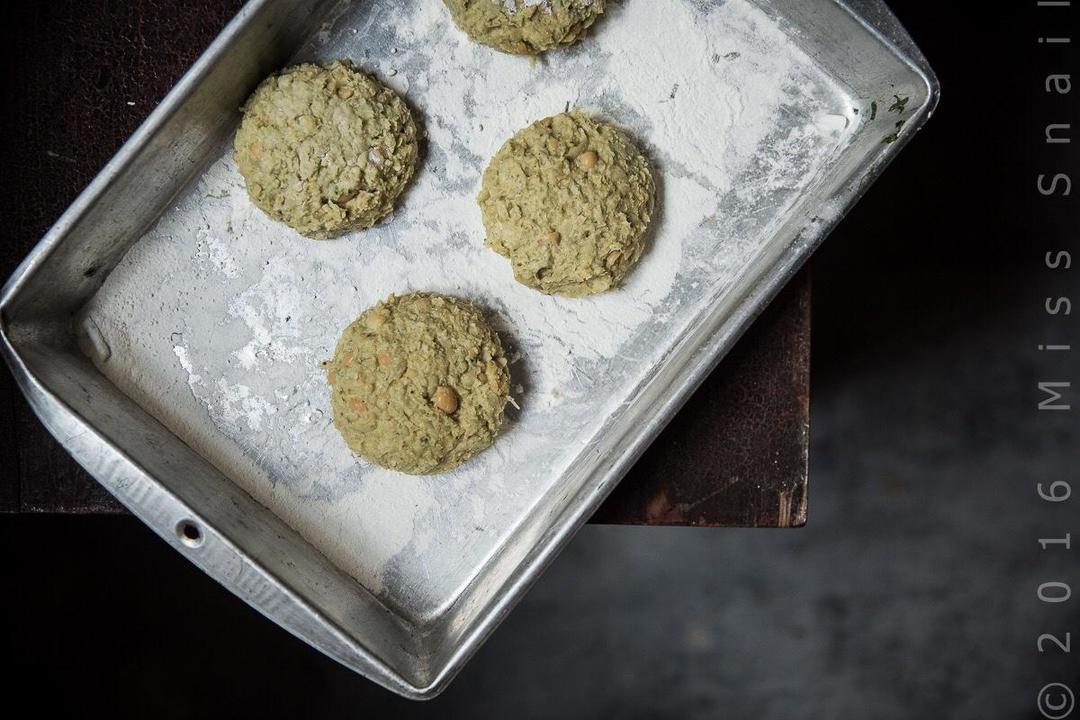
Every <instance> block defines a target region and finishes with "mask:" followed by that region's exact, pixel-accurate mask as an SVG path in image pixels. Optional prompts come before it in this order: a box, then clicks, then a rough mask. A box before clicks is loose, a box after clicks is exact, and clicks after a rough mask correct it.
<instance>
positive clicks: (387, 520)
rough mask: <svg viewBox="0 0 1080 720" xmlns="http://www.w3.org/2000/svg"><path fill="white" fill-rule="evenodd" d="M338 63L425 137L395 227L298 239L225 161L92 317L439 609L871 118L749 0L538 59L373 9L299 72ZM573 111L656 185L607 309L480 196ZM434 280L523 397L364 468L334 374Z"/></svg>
mask: <svg viewBox="0 0 1080 720" xmlns="http://www.w3.org/2000/svg"><path fill="white" fill-rule="evenodd" d="M339 57H345V58H350V59H352V60H353V61H354V62H356V63H357V64H358V65H359V66H360V67H362V68H364V69H366V70H368V71H370V72H372V73H373V74H375V75H376V76H377V77H379V78H380V79H381V80H383V81H384V82H386V83H388V84H389V85H390V86H392V87H394V88H395V89H396V90H397V91H398V92H400V93H402V95H403V96H404V97H405V98H406V99H407V100H408V102H409V103H410V105H411V106H412V107H413V108H414V110H415V112H416V115H417V117H418V120H419V122H420V124H421V126H422V127H423V128H424V129H425V131H426V134H427V142H426V152H425V153H424V154H423V156H422V159H421V163H420V167H419V171H418V173H417V177H416V178H415V181H414V183H413V184H412V186H411V188H410V189H409V190H408V191H407V194H406V195H405V197H404V201H403V202H402V203H401V204H400V206H399V207H398V209H397V211H396V212H395V213H394V215H393V216H392V217H391V218H389V219H388V220H386V221H385V222H383V223H381V224H379V225H378V226H377V227H375V228H372V229H370V230H367V231H363V232H358V233H353V234H350V235H348V236H346V237H344V238H341V239H337V240H332V241H324V242H316V241H311V240H307V239H305V238H302V237H300V236H298V235H297V234H296V233H295V232H293V231H292V230H290V229H289V228H287V227H286V226H284V225H281V224H278V223H275V222H273V221H271V220H270V219H269V218H267V217H266V216H265V215H263V214H262V213H261V212H260V211H259V210H258V209H257V208H256V207H255V206H254V205H253V204H252V203H251V201H250V200H249V199H248V196H247V194H246V192H245V190H244V187H243V181H242V179H241V178H240V176H239V174H238V173H237V170H236V166H235V164H234V162H233V160H232V157H231V155H232V153H231V148H230V147H225V148H222V152H221V159H220V160H219V161H217V162H215V163H214V164H213V165H212V166H211V167H210V168H209V169H208V170H207V171H206V172H205V174H204V175H203V176H202V177H201V178H200V179H198V181H197V182H195V183H194V184H192V185H191V186H190V187H189V188H188V189H187V190H186V191H185V192H184V193H182V195H181V196H180V197H179V198H178V199H177V201H176V202H175V206H174V207H173V208H172V209H170V210H169V211H168V212H166V214H165V215H164V216H163V217H162V218H161V219H160V221H159V222H158V223H157V224H156V226H154V227H153V228H152V229H151V230H150V231H149V232H148V233H147V234H146V235H145V236H144V237H143V238H142V239H141V240H140V241H139V242H138V243H137V244H136V245H135V246H134V247H133V248H132V249H131V250H130V252H129V253H128V254H127V256H126V257H125V258H124V260H123V261H122V262H121V263H120V264H119V265H118V266H117V267H116V269H115V270H114V271H113V273H112V274H111V276H110V277H109V278H108V280H107V281H106V283H105V284H104V286H103V287H102V289H101V290H100V292H99V293H98V294H97V295H96V296H95V297H94V298H93V300H92V301H91V302H90V303H89V305H88V306H87V307H86V309H85V312H84V315H85V317H86V318H88V320H87V322H88V323H90V324H91V326H95V327H96V329H97V331H98V332H99V333H100V337H101V339H102V340H103V341H104V344H103V345H102V346H101V348H100V349H99V352H98V354H97V357H96V358H95V361H96V363H97V365H98V367H99V368H100V370H101V371H102V372H103V373H104V374H105V375H106V376H107V377H109V378H110V379H111V380H112V381H113V382H114V383H115V384H116V385H117V386H119V387H120V388H121V389H123V390H124V391H125V392H126V393H128V394H129V395H130V396H131V397H133V398H135V399H136V400H137V401H138V402H139V403H140V404H141V405H142V406H143V407H144V408H145V409H147V410H148V411H149V412H150V413H151V414H153V415H154V416H156V417H157V418H158V419H160V420H161V421H162V422H163V423H164V424H165V425H167V426H168V427H169V428H170V429H171V430H172V431H173V432H175V433H176V434H177V435H178V436H179V437H180V438H182V439H183V440H184V441H185V442H186V443H187V444H188V445H190V446H191V447H193V448H195V449H196V450H197V451H198V452H199V453H200V454H203V455H204V456H205V457H207V458H208V459H209V460H211V462H213V463H214V464H215V465H216V466H217V467H218V468H219V469H220V470H222V471H223V472H224V473H225V474H226V475H228V476H229V477H231V478H232V479H233V480H234V481H235V482H236V483H238V484H239V485H240V486H242V487H243V488H244V489H245V490H246V491H247V492H248V493H250V494H251V495H252V496H253V497H254V498H255V499H257V500H258V501H259V502H260V503H262V504H263V505H265V506H266V507H267V508H269V509H270V510H271V511H272V512H273V513H275V514H277V515H279V516H280V517H281V518H283V519H284V520H285V521H286V522H287V523H288V524H289V525H291V526H292V527H293V528H295V529H296V530H297V531H298V532H299V533H300V534H301V535H302V536H303V537H304V538H306V539H307V540H308V541H309V542H310V543H311V544H312V545H314V546H315V547H316V548H317V549H318V550H319V551H321V552H322V553H323V554H324V555H325V556H326V557H327V558H328V559H329V560H330V561H331V562H332V563H333V564H335V565H337V566H338V567H340V568H341V569H343V570H345V571H346V572H348V573H349V574H350V575H352V576H353V577H354V578H356V580H358V581H359V582H360V583H361V584H363V585H364V586H366V587H368V588H369V589H371V590H372V591H373V592H374V593H376V594H377V595H378V596H379V597H380V598H381V599H382V600H383V601H384V602H386V603H387V604H388V605H389V606H391V607H394V608H396V609H397V610H398V611H399V612H401V613H403V614H406V615H408V616H410V617H428V616H431V615H433V614H435V613H437V612H439V611H440V610H441V609H442V608H445V607H446V606H447V605H448V604H449V603H451V602H452V601H453V600H454V599H455V598H456V597H457V596H458V594H459V593H460V592H461V590H462V588H463V587H464V586H465V585H466V584H467V583H468V582H469V581H470V580H471V579H472V578H473V577H474V576H475V575H476V574H477V573H478V571H479V570H480V568H481V567H482V566H483V565H484V563H485V562H486V561H487V560H488V559H489V558H490V557H491V556H492V555H493V554H494V553H495V552H496V551H497V549H498V548H499V547H500V545H502V544H503V543H504V542H505V541H506V540H507V538H508V537H509V536H510V535H511V534H512V533H513V532H514V530H515V527H517V526H518V525H519V523H521V522H522V520H523V518H524V517H526V516H527V514H528V513H529V512H530V509H531V508H532V507H533V506H534V505H535V504H536V503H537V502H538V499H539V498H541V497H542V496H543V495H544V493H546V492H547V491H549V489H550V488H551V487H552V483H553V481H554V480H555V479H556V478H558V477H559V476H560V474H562V473H563V472H565V471H567V470H568V469H569V468H570V467H572V466H573V465H574V464H575V463H576V462H577V461H578V460H579V455H580V454H581V453H582V450H583V448H584V447H585V446H586V445H587V444H588V443H590V441H592V440H593V439H594V436H595V435H596V433H598V432H599V431H600V429H601V426H602V425H603V423H604V422H605V421H606V420H607V419H608V418H609V417H610V416H611V415H612V414H614V413H618V412H619V409H620V406H621V405H622V404H623V403H624V401H625V400H626V399H627V396H628V394H629V393H632V392H633V391H634V389H635V388H636V387H638V386H639V385H640V384H641V383H642V382H643V381H644V380H645V379H647V378H648V377H649V376H650V374H652V373H653V372H654V371H655V368H656V367H657V365H658V364H659V363H660V362H661V361H662V360H663V359H664V357H665V355H667V354H668V353H669V352H670V350H671V348H672V347H673V345H674V343H675V341H676V340H677V338H679V337H680V336H681V335H682V334H683V333H684V332H685V331H686V329H687V328H688V327H689V326H690V325H692V324H693V323H694V322H695V321H696V320H697V319H698V318H699V316H700V315H701V314H702V313H703V312H704V311H705V310H706V309H707V308H709V307H710V306H711V305H712V304H713V303H715V302H716V300H717V298H718V297H719V296H721V295H722V294H723V293H725V291H727V290H728V289H729V288H730V287H731V286H732V284H733V283H734V282H735V281H736V280H737V279H738V278H739V276H740V273H742V272H744V271H745V269H746V268H747V267H748V266H749V264H750V263H751V261H752V260H753V259H754V258H755V257H757V256H758V255H759V254H760V253H761V252H762V251H763V248H764V247H765V245H766V244H767V242H768V241H769V240H770V238H771V237H772V234H773V233H774V231H775V228H776V227H777V225H778V224H779V223H780V222H781V221H782V220H783V219H784V217H785V213H786V210H787V209H788V208H790V207H791V206H792V204H793V203H794V202H795V201H796V200H797V199H798V198H799V197H800V196H801V195H802V194H803V193H804V192H805V191H806V190H807V188H808V187H809V186H811V185H812V184H813V183H814V182H815V181H816V180H817V179H818V177H819V173H820V171H821V169H822V168H824V167H827V166H828V165H829V164H830V162H832V161H833V160H834V159H835V158H836V157H837V156H838V154H839V153H840V152H841V151H842V149H843V148H844V146H845V143H846V142H847V141H848V139H849V137H850V134H851V132H852V128H853V127H855V125H856V124H857V122H858V118H857V116H856V115H855V114H854V113H855V111H856V110H857V108H858V104H857V102H856V101H855V100H853V99H852V98H851V97H849V96H848V95H847V94H846V93H845V91H844V90H842V89H841V88H840V87H839V86H838V85H837V84H836V83H835V82H833V81H832V80H831V79H830V78H829V77H827V76H826V75H825V74H824V73H822V72H821V71H820V70H818V69H817V67H816V66H815V64H814V63H813V62H812V61H811V60H810V59H809V58H808V57H807V56H806V55H804V54H803V53H802V52H801V51H800V50H799V49H798V48H796V47H795V46H794V45H793V44H792V43H791V41H790V38H789V36H788V34H787V33H786V32H785V31H783V30H782V29H781V28H780V27H778V25H777V23H776V21H774V20H773V19H772V18H770V17H768V16H767V15H766V14H765V13H764V12H763V11H761V10H759V9H758V8H757V6H755V5H754V4H752V3H750V2H747V0H728V2H726V3H724V4H722V5H720V6H719V7H712V6H710V7H708V8H703V7H699V5H698V4H697V3H692V2H655V1H654V0H626V2H623V3H614V4H612V7H611V9H610V11H609V12H608V13H607V14H606V15H605V17H603V18H602V20H601V21H600V22H599V23H598V24H597V26H596V29H595V32H594V33H593V34H592V35H591V36H590V37H589V38H587V39H586V40H585V41H584V42H582V43H581V44H580V45H578V46H577V47H575V48H573V49H570V50H565V51H560V52H554V53H550V54H549V55H547V56H545V57H544V58H542V59H541V60H539V61H537V62H536V63H531V62H530V61H529V60H527V59H523V58H518V57H511V56H506V55H502V54H499V53H495V52H492V51H491V50H489V49H487V48H484V47H481V46H478V45H475V44H473V43H471V42H469V41H468V40H467V39H466V37H465V36H464V35H463V34H462V33H461V32H460V31H459V30H458V29H457V28H456V27H455V26H454V25H453V24H452V23H451V21H450V19H449V16H448V14H447V12H446V11H445V9H444V7H443V6H442V3H440V2H434V1H433V0H429V1H425V2H408V3H396V2H393V3H371V2H365V3H356V4H354V5H352V6H349V7H346V8H345V9H344V10H343V11H342V12H340V14H337V16H336V17H335V18H334V19H333V21H332V22H330V23H327V24H325V25H324V26H323V28H322V30H321V31H320V32H319V33H318V35H317V37H316V38H315V40H314V41H313V42H312V43H310V44H309V45H308V46H307V47H305V48H304V49H303V50H302V51H301V52H300V53H299V54H298V55H297V56H296V57H295V61H297V62H299V61H319V62H325V61H329V60H332V59H335V58H339ZM567 107H578V108H581V109H584V110H586V111H589V112H591V113H595V114H596V115H598V116H600V117H602V118H604V119H606V120H609V121H611V122H614V123H616V124H618V125H619V126H621V127H623V128H624V129H625V130H626V131H627V132H628V133H629V134H630V135H631V136H632V137H634V138H635V139H636V140H637V141H638V142H639V143H640V144H641V146H642V147H643V148H644V149H645V150H646V152H647V154H648V156H649V157H650V160H651V162H652V165H653V168H654V173H655V176H656V179H657V181H658V187H659V190H658V208H659V211H658V213H657V217H656V220H655V223H654V224H655V232H653V233H652V235H651V238H650V241H649V245H648V249H647V251H646V253H645V255H644V256H643V258H642V260H641V263H640V265H639V266H638V267H637V269H635V270H634V271H633V272H632V274H631V275H630V277H629V280H628V282H626V284H625V285H624V286H623V287H622V288H620V289H619V290H617V291H615V292H610V293H607V294H604V295H600V296H596V297H592V298H587V299H561V298H554V297H546V296H543V295H541V294H539V293H537V292H535V291H533V290H530V289H528V288H526V287H523V286H522V285H520V284H518V283H516V282H515V281H514V279H513V277H512V274H511V271H510V267H509V265H508V263H507V261H506V260H505V259H504V258H502V257H500V256H498V255H497V254H495V253H494V252H492V251H491V250H489V249H487V248H486V247H485V246H484V242H483V241H484V229H483V226H482V224H481V222H480V213H479V210H478V208H477V206H476V202H475V197H476V194H477V192H478V190H479V184H480V176H481V173H482V172H483V169H484V167H485V165H486V163H487V161H488V160H489V159H490V158H491V156H492V155H493V154H494V153H495V151H496V150H497V149H498V148H499V146H500V145H501V144H502V143H503V142H504V141H505V140H506V139H507V138H509V137H510V136H511V135H512V134H513V133H514V132H516V131H517V130H519V129H521V128H523V127H525V126H527V125H528V124H530V123H531V122H533V121H535V120H537V119H540V118H543V117H546V116H549V115H552V114H555V113H558V112H561V111H563V110H565V109H566V108H567ZM414 290H430V291H436V292H441V293H447V294H452V295H456V296H460V297H464V298H468V299H470V300H472V301H474V302H476V303H478V304H479V305H480V306H482V307H484V308H486V309H487V311H488V312H489V313H490V315H491V317H492V319H493V320H494V323H495V325H496V327H497V328H499V330H500V331H501V334H502V336H503V340H504V344H505V345H506V346H507V347H508V351H509V354H510V355H511V357H512V358H513V359H514V360H515V362H513V364H512V366H511V373H512V377H511V386H512V388H513V397H514V400H515V401H516V403H517V404H518V405H519V406H520V411H518V410H514V409H513V408H510V411H509V420H508V422H507V424H506V428H505V431H504V432H503V433H502V435H501V436H500V437H499V439H498V440H497V442H496V443H495V445H494V446H493V447H492V448H491V449H490V450H488V451H486V452H484V453H482V454H480V455H479V456H477V457H476V458H474V459H473V460H471V461H470V462H468V463H466V464H465V465H464V466H462V467H460V468H459V469H457V470H455V471H453V472H450V473H447V474H444V475H439V476H433V477H410V476H407V475H403V474H399V473H395V472H391V471H387V470H383V469H381V468H378V467H376V466H374V465H371V464H369V463H366V462H363V461H361V460H359V459H358V458H357V457H355V456H354V455H353V454H352V453H351V452H350V451H349V449H348V448H347V447H346V445H345V443H344V442H343V441H342V439H341V437H340V436H339V435H338V433H337V431H336V430H335V429H334V427H333V425H332V422H331V414H330V408H329V395H328V390H327V386H326V382H325V376H324V373H323V371H322V370H321V369H320V367H319V363H320V362H321V361H323V360H325V359H328V358H329V357H330V356H331V354H332V352H333V348H334V345H335V343H336V341H337V338H338V336H339V334H340V332H341V330H342V329H343V328H344V327H345V326H346V325H348V324H349V323H350V322H351V321H352V320H353V319H354V318H355V317H356V316H357V315H358V314H359V313H360V312H361V311H362V310H364V309H365V308H367V307H369V306H371V305H372V304H374V303H375V302H376V301H378V300H380V299H383V298H385V297H386V296H387V295H389V294H390V293H398V294H401V293H406V292H410V291H414ZM105 347H107V350H104V348H105Z"/></svg>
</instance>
